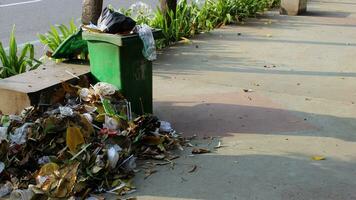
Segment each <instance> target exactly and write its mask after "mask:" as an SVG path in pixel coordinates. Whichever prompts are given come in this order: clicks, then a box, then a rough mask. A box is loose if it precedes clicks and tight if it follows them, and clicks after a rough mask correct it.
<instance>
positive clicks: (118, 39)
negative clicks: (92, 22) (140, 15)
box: [82, 29, 163, 46]
mask: <svg viewBox="0 0 356 200" xmlns="http://www.w3.org/2000/svg"><path fill="white" fill-rule="evenodd" d="M152 33H153V37H154V38H155V39H159V38H161V37H162V36H163V35H162V31H161V30H158V29H156V30H154V31H152ZM82 37H83V39H84V40H87V41H101V42H107V43H111V44H114V45H116V46H126V45H129V44H131V43H134V42H140V41H141V39H140V37H139V36H138V34H136V33H135V34H129V35H119V34H109V33H97V32H93V31H83V34H82Z"/></svg>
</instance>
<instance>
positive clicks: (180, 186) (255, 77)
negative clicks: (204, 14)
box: [133, 0, 356, 200]
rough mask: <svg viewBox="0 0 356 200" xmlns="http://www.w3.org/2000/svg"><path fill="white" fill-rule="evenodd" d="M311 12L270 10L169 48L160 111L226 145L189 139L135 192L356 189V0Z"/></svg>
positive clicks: (220, 195) (157, 77) (326, 2)
mask: <svg viewBox="0 0 356 200" xmlns="http://www.w3.org/2000/svg"><path fill="white" fill-rule="evenodd" d="M308 10H309V12H308V13H307V14H306V15H305V16H296V17H290V16H280V15H279V14H278V12H277V11H275V12H269V13H267V14H266V15H265V16H263V17H261V18H260V19H253V20H249V21H248V22H247V23H245V24H240V25H237V26H227V27H224V28H221V29H217V30H215V31H212V32H211V33H206V34H201V35H199V36H197V37H195V38H194V39H193V40H192V42H193V43H192V44H181V45H176V46H174V47H171V48H170V49H167V50H165V51H164V52H163V53H162V55H160V56H159V60H158V61H157V62H156V64H155V66H154V67H155V71H154V88H155V91H154V101H155V112H156V114H157V115H158V116H159V117H160V118H162V119H165V120H167V121H170V122H172V123H173V125H174V127H175V128H176V129H177V130H179V131H182V132H184V134H185V135H186V136H189V135H194V134H196V135H198V136H199V137H200V139H197V140H195V141H193V142H192V144H197V145H199V146H205V147H208V148H210V149H213V147H214V146H215V145H216V144H217V142H218V141H219V140H220V141H222V144H223V145H225V147H222V148H219V149H217V150H216V151H214V152H213V153H209V154H203V155H198V156H190V150H191V148H187V149H186V151H185V152H181V153H180V154H181V158H179V159H177V160H175V162H176V163H175V166H174V168H173V169H172V168H171V167H170V166H161V167H158V168H157V169H158V172H157V173H155V174H153V175H152V176H150V177H148V178H147V179H144V178H143V177H144V175H143V173H140V174H139V175H138V176H137V178H136V180H135V181H136V185H137V187H138V192H137V193H134V194H133V195H134V196H138V199H155V200H157V199H169V200H171V199H211V200H217V199H248V200H249V199H262V200H265V199H266V200H278V199H281V200H282V199H283V200H285V199H308V200H309V199H320V200H326V199H330V200H341V199H342V200H345V199H356V189H355V188H356V87H355V83H356V2H354V1H353V0H320V1H311V2H309V5H308ZM238 33H241V35H239V34H238ZM243 89H252V90H253V92H247V93H246V92H244V91H243ZM204 136H206V137H205V139H204V138H203V137H204ZM209 136H217V137H216V138H215V139H210V138H209ZM312 156H325V157H326V160H324V161H314V160H312V159H311V157H312ZM194 165H196V166H197V169H196V171H194V172H192V173H189V171H190V170H191V169H192V168H194Z"/></svg>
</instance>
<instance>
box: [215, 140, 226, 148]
mask: <svg viewBox="0 0 356 200" xmlns="http://www.w3.org/2000/svg"><path fill="white" fill-rule="evenodd" d="M221 147H226V146H224V145H221V141H219V142H218V145H216V146H215V147H214V149H219V148H221Z"/></svg>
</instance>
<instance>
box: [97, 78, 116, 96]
mask: <svg viewBox="0 0 356 200" xmlns="http://www.w3.org/2000/svg"><path fill="white" fill-rule="evenodd" d="M93 89H94V93H95V94H96V95H99V96H102V97H106V96H110V95H113V94H115V91H117V88H116V87H115V86H114V85H112V84H110V83H104V82H99V83H97V84H95V85H94V87H93Z"/></svg>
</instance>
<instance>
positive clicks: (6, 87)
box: [0, 62, 90, 114]
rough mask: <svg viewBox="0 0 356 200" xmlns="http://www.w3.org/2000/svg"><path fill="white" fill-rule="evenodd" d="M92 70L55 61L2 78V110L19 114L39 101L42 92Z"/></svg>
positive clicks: (0, 85) (0, 82) (84, 66)
mask: <svg viewBox="0 0 356 200" xmlns="http://www.w3.org/2000/svg"><path fill="white" fill-rule="evenodd" d="M89 72H90V67H89V66H88V65H81V64H68V63H60V64H55V63H53V62H51V63H48V64H46V65H43V66H41V67H39V68H38V69H36V70H32V71H29V72H26V73H23V74H19V75H16V76H12V77H9V78H6V79H1V80H0V111H2V112H3V113H4V114H18V113H19V112H21V110H22V109H24V108H26V107H28V106H31V104H33V103H34V102H36V103H37V102H38V98H39V96H40V93H41V92H42V91H43V92H48V89H50V88H51V87H54V86H56V85H59V84H60V83H61V82H66V81H70V80H73V79H76V78H75V76H82V75H86V74H88V73H89Z"/></svg>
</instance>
